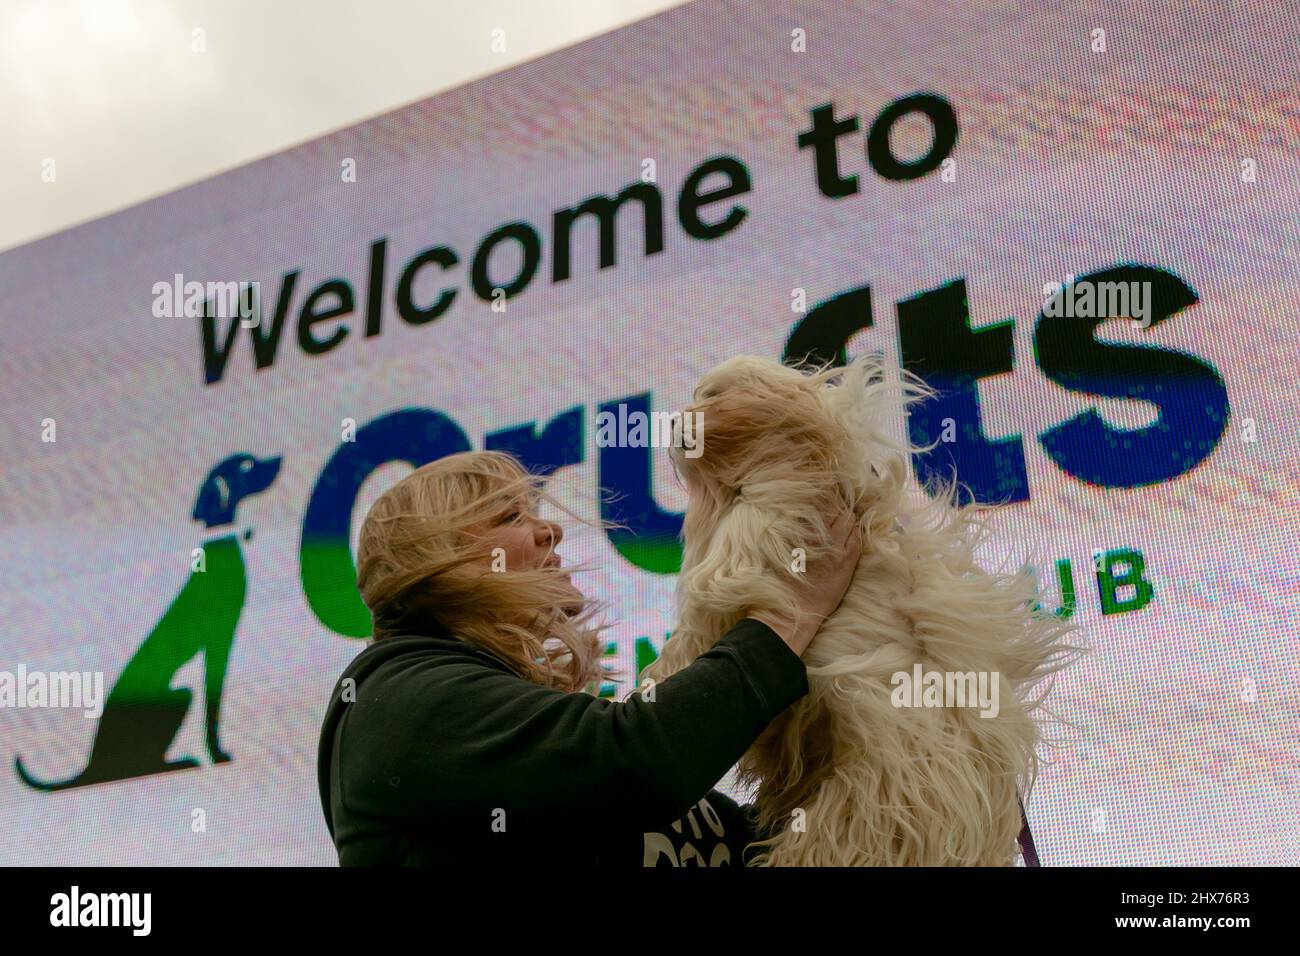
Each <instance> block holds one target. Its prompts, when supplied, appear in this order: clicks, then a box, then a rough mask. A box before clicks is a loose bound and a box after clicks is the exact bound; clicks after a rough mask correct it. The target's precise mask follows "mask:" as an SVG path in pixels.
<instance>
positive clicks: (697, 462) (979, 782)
mask: <svg viewBox="0 0 1300 956" xmlns="http://www.w3.org/2000/svg"><path fill="white" fill-rule="evenodd" d="M837 380H838V382H837ZM895 393H896V397H894V396H895ZM932 394H933V392H932V391H931V390H930V389H929V388H928V387H927V386H926V385H925V384H924V382H921V380H920V379H917V378H916V377H915V376H912V375H909V374H908V373H905V372H904V373H902V374H901V378H900V381H899V382H898V383H897V384H890V383H888V382H886V381H885V375H884V368H883V365H882V364H881V362H880V360H879V358H877V357H872V356H865V357H862V358H860V359H858V360H856V361H854V362H853V363H851V364H850V365H849V366H848V367H847V368H838V369H835V368H831V369H826V368H823V369H820V370H798V369H794V368H790V367H787V366H784V365H781V364H779V363H777V362H774V361H771V360H767V359H760V358H753V357H748V356H742V357H739V358H733V359H730V360H728V361H726V362H724V363H722V364H721V365H719V366H718V367H717V368H715V369H714V370H713V371H711V372H709V373H708V374H707V375H706V376H705V377H704V378H703V380H702V381H701V382H700V384H699V386H698V387H697V389H696V390H695V395H694V399H693V402H692V404H691V405H690V406H689V407H688V408H687V409H685V410H684V411H688V412H691V413H693V414H698V415H700V416H702V417H701V418H699V419H695V420H696V421H700V422H702V423H703V426H704V427H703V442H702V448H701V449H700V453H698V457H691V456H689V455H687V454H686V453H685V450H684V449H683V448H681V447H675V448H674V449H673V451H672V459H673V463H674V466H675V467H676V469H677V471H678V473H679V474H680V475H681V476H682V477H683V478H684V480H685V482H686V485H687V488H688V489H689V490H690V505H689V507H688V508H687V512H686V517H685V523H684V527H683V532H682V533H683V539H684V553H683V559H682V569H681V575H680V578H679V581H678V593H677V602H678V616H677V620H678V626H677V629H676V630H675V631H674V633H673V635H672V637H671V639H670V640H669V641H667V643H666V644H665V646H664V653H663V655H662V656H661V657H660V658H659V659H658V660H657V661H656V662H654V663H653V664H652V665H651V666H650V667H649V668H648V669H647V671H646V674H647V675H648V676H650V677H652V678H654V679H655V680H662V679H664V678H666V677H668V676H669V675H671V674H672V673H674V672H676V671H678V670H680V669H681V668H683V667H685V666H686V665H687V664H689V663H690V662H691V661H692V660H694V659H695V658H696V657H698V656H699V655H700V654H702V653H703V652H704V651H706V650H708V649H709V648H710V647H711V646H713V644H714V643H716V642H717V640H718V639H719V638H720V637H721V636H722V635H723V634H724V633H725V632H726V631H727V630H728V629H729V628H730V627H731V626H732V625H733V624H735V623H736V621H738V620H739V619H740V618H742V617H743V616H744V615H745V612H746V610H747V609H749V608H754V607H776V606H783V607H787V608H790V607H792V594H793V588H795V587H797V586H798V585H796V584H795V583H794V582H795V581H796V580H798V571H799V570H800V568H801V567H806V566H807V565H810V564H813V563H815V562H816V561H818V560H819V559H820V558H821V557H822V556H823V555H825V554H826V552H827V549H828V547H830V546H832V545H830V544H829V539H828V534H827V523H828V521H829V520H830V519H831V518H832V517H833V513H834V511H835V509H836V507H837V505H838V504H839V503H841V502H847V503H848V504H850V505H851V506H852V508H853V511H854V513H855V515H857V516H858V518H859V520H860V523H861V527H862V529H863V533H864V539H863V540H864V544H863V551H862V557H861V560H860V561H859V563H858V566H857V570H856V571H855V573H854V578H853V582H852V584H851V585H850V587H849V590H848V593H847V595H846V596H845V598H844V601H843V603H842V604H841V605H840V608H839V610H838V611H836V612H835V613H834V614H833V615H832V616H831V617H830V618H828V619H827V621H826V623H825V624H824V626H823V627H822V629H821V631H820V632H819V633H818V635H817V637H816V638H815V639H814V641H813V642H812V645H811V646H810V647H809V648H808V650H807V651H806V652H805V654H804V656H803V660H804V662H805V664H806V665H807V667H808V683H809V693H808V695H807V696H806V697H804V698H803V699H801V700H800V701H798V702H797V703H795V704H794V705H793V706H792V707H790V708H789V709H788V710H786V711H785V712H784V713H783V714H782V715H781V716H780V717H778V718H777V719H776V720H775V721H774V722H773V723H772V724H771V725H770V726H769V727H768V728H767V729H766V730H765V731H764V732H763V734H762V735H761V736H760V737H759V739H758V740H757V741H756V742H755V744H754V745H753V747H751V748H750V750H749V751H748V752H747V753H746V754H745V756H744V758H743V759H742V761H741V764H740V772H741V777H740V779H741V781H742V782H743V783H745V784H747V785H750V786H754V785H756V786H757V788H758V790H757V808H758V824H759V829H760V832H761V833H764V834H767V835H768V838H767V839H766V840H763V841H761V842H760V844H759V847H760V849H761V852H760V853H759V855H758V856H757V858H756V860H755V863H756V864H758V865H769V866H899V865H921V866H926V865H930V866H934V865H938V866H960V865H970V866H1001V865H1013V864H1014V862H1015V860H1016V857H1017V846H1016V838H1017V835H1018V833H1019V832H1020V829H1021V822H1022V821H1021V811H1020V806H1019V803H1018V796H1019V794H1020V793H1021V792H1023V791H1024V790H1026V789H1027V788H1028V787H1029V786H1030V785H1031V783H1032V780H1033V778H1034V776H1035V774H1036V773H1037V769H1038V760H1039V755H1038V747H1039V745H1040V743H1042V735H1041V728H1040V727H1039V726H1038V723H1037V722H1036V720H1035V717H1036V716H1038V715H1041V714H1043V713H1046V711H1045V709H1044V708H1043V706H1042V705H1043V700H1042V698H1043V696H1044V695H1045V692H1046V691H1045V690H1043V693H1040V694H1038V696H1037V697H1036V698H1034V697H1033V694H1031V691H1035V692H1036V691H1037V690H1038V689H1039V682H1040V681H1041V680H1042V679H1043V678H1045V677H1047V676H1048V675H1050V674H1052V673H1054V672H1055V671H1058V670H1060V668H1061V667H1063V666H1065V665H1066V664H1067V663H1068V662H1069V661H1070V660H1071V659H1072V658H1073V655H1074V652H1076V651H1077V650H1079V648H1077V647H1074V646H1072V645H1070V644H1068V643H1067V642H1066V640H1065V639H1066V637H1067V636H1069V633H1070V632H1071V631H1073V630H1076V627H1075V626H1074V625H1070V624H1067V623H1065V622H1064V621H1063V620H1061V619H1060V618H1059V617H1057V616H1056V615H1055V614H1054V613H1051V612H1049V611H1047V610H1045V609H1043V608H1042V607H1040V605H1039V603H1038V602H1039V597H1040V594H1041V592H1040V590H1039V585H1038V583H1037V581H1036V580H1035V578H1034V577H1033V576H1032V575H1031V574H1028V573H1025V572H1024V568H1025V565H1022V566H1021V568H1020V569H1018V570H1017V572H1016V573H1012V574H1000V573H990V572H987V571H985V570H983V569H982V568H981V567H980V566H979V565H977V564H976V562H975V558H974V554H975V550H976V548H977V546H978V545H979V544H981V543H982V541H983V539H984V535H985V533H987V531H988V528H987V526H986V519H981V518H979V517H977V515H978V514H979V513H980V511H981V509H980V508H979V506H975V505H969V504H968V505H965V506H962V505H959V504H957V501H958V499H957V498H956V493H955V486H954V485H953V484H951V483H948V484H945V485H943V486H940V487H939V488H938V493H937V495H936V497H934V498H931V497H929V496H928V495H927V494H926V493H925V492H924V491H922V490H921V489H920V488H919V487H917V486H916V483H915V482H914V481H913V482H911V485H910V486H909V480H908V477H909V475H910V473H911V469H910V466H909V461H908V456H909V455H910V454H911V453H912V452H914V451H920V450H924V449H921V448H914V447H913V446H911V445H910V444H908V443H906V442H902V443H899V442H896V441H894V440H891V439H890V437H889V436H888V434H887V431H886V423H887V422H889V421H891V420H892V421H894V422H899V421H902V420H903V416H904V415H905V413H906V409H907V407H908V405H910V404H911V403H912V402H915V401H919V400H921V399H922V398H924V397H926V396H929V395H932ZM688 434H689V433H688ZM679 443H680V437H679ZM930 447H934V446H930ZM692 454H696V452H695V450H694V449H692ZM932 490H933V489H932ZM916 665H919V666H920V672H921V673H923V674H924V675H930V674H932V673H937V674H938V678H937V679H939V680H943V681H944V683H945V684H949V682H950V681H954V680H955V681H956V683H962V682H963V681H965V680H967V679H968V678H967V675H969V680H971V681H974V680H975V675H978V674H983V675H984V679H986V680H989V681H991V683H990V684H988V685H987V686H988V688H989V689H990V690H993V689H995V690H996V694H997V696H996V697H995V698H993V699H994V700H996V702H997V706H996V714H995V715H993V714H991V713H990V710H991V708H989V707H987V706H984V707H983V708H982V707H981V705H980V704H978V703H976V702H975V701H974V700H973V699H970V698H967V699H966V700H965V701H964V704H965V706H961V705H959V704H958V703H956V702H954V700H953V699H952V697H951V695H950V697H949V698H948V699H946V700H945V699H940V698H938V697H937V695H935V694H932V693H928V692H927V694H926V698H925V699H927V700H928V701H930V703H931V704H933V706H915V703H916V702H917V698H914V697H913V696H912V694H911V692H910V691H900V688H902V687H904V686H905V685H904V683H903V682H902V678H900V677H898V676H896V675H902V674H905V675H907V679H908V680H910V679H911V678H912V677H913V676H915V675H916V673H917V670H916ZM953 675H959V677H960V679H957V678H954V676H953ZM931 680H933V678H931ZM956 683H952V684H951V687H952V688H953V689H955V687H956ZM930 686H931V690H933V689H934V688H933V685H932V684H931V685H930ZM965 686H966V687H967V688H968V689H970V688H971V687H972V684H970V683H967V684H966V685H965ZM1047 686H1048V687H1050V681H1048V682H1047ZM918 697H919V692H918ZM986 703H987V698H986ZM982 714H983V716H982Z"/></svg>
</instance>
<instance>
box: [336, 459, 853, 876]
mask: <svg viewBox="0 0 1300 956" xmlns="http://www.w3.org/2000/svg"><path fill="white" fill-rule="evenodd" d="M543 499H544V500H546V501H548V502H550V503H551V504H553V505H555V506H557V507H558V508H560V509H561V510H562V511H564V512H565V513H568V514H570V515H572V513H571V512H568V511H567V509H565V508H564V507H563V506H562V505H560V503H559V502H557V501H556V500H555V499H554V498H553V497H551V496H550V495H549V494H547V493H546V492H545V491H544V490H543V489H542V481H541V479H540V478H538V477H537V476H535V475H530V474H528V473H527V472H526V471H525V470H524V469H523V468H522V467H521V466H520V464H519V463H518V462H517V461H516V460H515V459H514V458H512V457H511V456H509V455H506V454H503V453H500V452H465V453H462V454H457V455H450V456H448V457H445V458H441V459H439V460H437V461H434V462H431V463H429V464H427V465H425V466H424V467H422V468H419V469H417V470H416V471H414V472H413V473H412V474H410V475H408V476H407V477H406V478H404V479H403V480H402V481H400V482H398V483H397V484H396V485H394V486H393V487H392V488H390V489H389V490H388V491H386V492H385V493H384V494H383V495H381V496H380V497H379V499H378V500H377V501H376V502H375V504H374V506H373V507H372V508H371V509H370V511H369V513H368V514H367V515H366V519H365V522H364V524H363V525H362V529H361V536H360V542H359V545H358V549H357V587H358V589H359V590H360V592H361V596H362V598H363V600H364V601H365V603H366V606H367V607H368V608H369V609H370V611H371V615H372V617H373V621H374V630H373V643H371V644H370V646H368V647H367V648H366V649H365V650H363V651H362V652H361V653H360V654H359V655H358V656H357V657H356V659H355V660H353V662H352V663H351V664H350V665H349V666H348V667H347V669H346V670H345V671H344V673H343V675H342V676H341V677H340V679H339V681H338V683H337V685H336V686H335V688H334V693H333V695H332V696H331V699H330V703H329V708H328V712H327V714H326V717H325V722H324V727H323V728H322V732H321V740H320V748H319V754H318V778H319V784H320V795H321V802H322V804H323V807H324V811H325V819H326V824H327V826H328V827H329V831H330V835H331V836H332V838H333V840H334V845H335V847H336V848H337V850H338V854H339V863H340V864H341V865H344V866H351V865H430V864H432V865H457V864H465V863H491V864H500V863H516V864H528V863H535V864H543V863H553V862H557V861H570V862H575V863H583V864H595V865H602V866H642V865H649V866H654V865H673V864H676V865H705V866H718V865H741V864H742V863H743V862H744V859H745V855H744V852H745V846H746V844H748V843H749V842H750V841H751V840H753V839H755V835H754V833H753V830H752V817H751V814H750V813H749V812H748V811H747V808H741V807H738V806H737V805H736V804H735V802H734V801H732V800H730V799H729V798H728V797H726V796H725V795H723V794H721V793H719V792H717V791H715V790H712V789H711V788H712V787H713V786H714V784H715V783H716V782H717V781H718V780H719V779H720V778H721V777H722V776H723V775H724V774H725V773H726V772H727V770H728V769H730V768H731V766H732V765H733V764H735V762H736V761H737V760H738V759H739V758H740V756H741V754H743V753H744V752H745V751H746V750H747V749H748V748H749V746H750V745H751V744H752V743H753V742H754V741H755V739H756V738H757V737H758V736H759V734H760V733H761V732H762V731H763V729H764V728H765V727H766V726H767V725H768V723H769V722H771V721H772V720H773V719H774V718H775V717H776V716H777V715H778V714H780V713H781V712H782V711H783V710H784V709H785V708H787V707H788V706H789V705H790V704H792V703H793V702H794V701H796V700H797V699H799V698H800V697H801V696H803V695H804V694H806V693H807V691H808V682H807V674H806V671H805V668H804V665H803V662H802V661H801V660H800V655H801V654H802V653H803V652H804V650H805V649H806V648H807V647H808V645H809V643H811V641H812V639H813V636H814V635H815V634H816V632H817V630H818V628H819V627H820V626H821V623H822V621H823V620H825V618H827V617H828V616H829V615H830V614H831V613H832V612H833V611H834V610H835V609H836V608H837V607H838V606H839V603H840V599H841V597H842V596H843V594H844V592H845V590H846V589H847V587H848V584H849V581H850V578H851V577H852V574H853V568H854V567H855V566H856V564H857V560H858V556H859V554H860V552H861V548H862V541H861V535H860V533H859V532H858V531H857V529H856V525H855V523H854V522H853V521H852V520H851V516H850V515H849V514H848V512H847V510H846V511H845V513H844V514H843V515H842V516H841V517H840V518H839V520H837V521H836V522H835V525H834V527H833V533H834V534H835V535H837V539H838V540H842V541H843V542H844V546H843V548H842V549H841V552H840V557H839V559H838V560H837V561H836V562H835V563H833V564H827V565H825V566H823V567H812V566H809V568H808V570H807V572H806V573H805V574H804V575H802V576H800V577H801V580H797V581H796V580H795V577H796V576H794V575H792V576H791V577H792V581H791V591H790V593H791V594H792V595H793V596H794V597H795V599H796V601H797V611H796V613H795V614H794V615H793V616H785V615H783V614H782V613H781V612H779V611H777V610H774V609H767V608H753V609H748V610H747V612H746V613H747V615H748V616H747V617H746V618H745V619H744V620H741V621H740V622H739V623H738V624H737V625H736V626H735V627H733V628H732V629H731V630H730V631H729V632H728V633H727V635H726V636H725V637H724V638H723V639H722V640H721V641H720V642H719V643H718V645H717V646H716V647H715V648H713V649H712V650H711V651H709V652H708V653H706V654H703V655H702V656H700V657H699V658H698V659H697V660H696V661H695V662H694V663H692V664H691V665H690V666H689V667H686V668H685V669H683V670H682V671H680V672H679V673H677V674H674V675H673V676H672V677H670V678H668V679H667V680H665V681H663V682H662V683H660V684H658V685H657V686H655V687H654V688H653V694H651V693H650V692H649V690H648V689H642V688H638V689H637V690H636V691H635V692H633V693H632V694H631V695H630V696H629V697H628V699H626V700H624V701H613V700H609V699H602V698H600V697H597V696H594V695H593V694H592V693H591V692H590V691H589V690H587V688H588V687H589V685H590V686H595V687H598V686H599V681H600V679H601V677H602V676H603V675H602V673H601V670H600V667H599V658H600V652H601V649H602V641H601V640H600V631H601V630H602V629H603V626H602V625H598V624H594V623H593V621H592V618H593V615H594V614H595V613H596V612H597V611H598V610H599V607H598V606H597V604H596V603H595V602H593V601H591V600H589V599H587V598H586V597H584V596H583V595H582V593H581V592H580V591H579V590H578V589H577V588H576V587H575V586H574V585H573V583H572V582H571V580H570V576H569V571H567V570H565V569H564V568H563V567H562V565H561V559H560V555H559V554H558V553H557V551H556V548H557V546H558V545H559V544H560V542H561V541H562V540H563V532H562V530H561V528H560V526H559V525H558V524H555V523H553V522H549V521H545V520H543V519H542V518H541V517H540V516H539V515H538V511H537V508H538V505H539V503H540V501H541V500H543ZM574 517H576V516H574ZM579 520H580V519H579ZM593 682H594V684H593Z"/></svg>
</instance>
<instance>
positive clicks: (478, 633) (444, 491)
mask: <svg viewBox="0 0 1300 956" xmlns="http://www.w3.org/2000/svg"><path fill="white" fill-rule="evenodd" d="M544 481H545V478H544V477H543V476H540V475H535V474H530V473H529V472H528V471H527V470H525V469H524V467H523V466H522V465H521V464H520V463H519V461H518V460H517V459H515V458H514V457H513V456H511V455H509V454H506V453H504V452H497V451H469V452H461V453H459V454H455V455H448V456H446V457H444V458H439V459H437V460H436V461H432V462H429V463H428V464H427V465H424V466H422V467H420V468H417V469H416V470H415V471H414V472H412V473H411V474H409V475H407V476H406V477H405V478H403V479H402V480H401V481H399V482H398V483H397V484H395V485H394V486H393V487H391V488H389V489H388V490H387V491H385V492H384V493H383V494H382V495H380V496H379V498H378V499H377V500H376V501H375V503H374V505H373V506H371V508H370V511H369V512H368V513H367V514H366V518H365V521H364V522H363V524H362V526H361V539H360V542H359V544H358V546H357V590H358V591H360V592H361V599H362V600H363V601H364V602H365V604H366V607H368V608H369V609H370V613H371V617H372V619H373V622H374V623H373V637H374V639H375V640H377V641H378V640H383V639H384V638H387V637H392V636H393V635H396V634H401V633H416V634H419V633H428V631H429V627H430V624H431V623H436V624H441V625H442V626H443V627H445V628H446V629H447V630H448V631H450V632H451V634H452V635H453V636H455V637H457V638H460V639H462V640H465V641H468V642H469V643H471V644H474V645H476V646H478V647H479V648H481V649H483V650H485V651H487V652H488V653H490V654H492V655H493V656H495V657H497V658H500V659H501V660H502V661H503V662H504V663H506V664H507V665H509V666H510V667H512V668H513V669H514V671H515V672H516V673H517V674H518V675H519V676H520V677H522V678H524V679H526V680H529V681H532V682H534V683H537V684H541V685H543V686H546V687H555V688H557V689H560V690H564V691H576V690H581V689H583V688H584V687H585V686H586V685H587V684H588V683H589V682H590V681H592V680H594V679H597V678H599V677H600V676H601V670H600V661H599V659H600V656H601V650H602V647H601V641H600V632H601V631H602V630H604V629H605V627H606V625H596V624H593V623H592V621H591V619H592V617H593V616H594V615H595V614H596V613H597V612H598V611H599V610H602V607H601V605H600V604H599V603H598V602H596V601H592V600H589V599H587V598H582V599H581V601H580V602H578V601H576V600H575V597H574V591H573V589H572V585H570V584H569V583H568V582H567V581H566V579H565V577H564V573H563V572H562V571H560V570H559V569H557V568H536V569H531V568H530V569H514V568H512V569H509V570H508V572H507V573H494V572H493V569H492V563H493V562H492V553H491V548H490V546H489V545H487V544H480V543H479V542H477V541H476V540H475V537H474V535H473V534H472V533H471V531H472V529H473V527H474V526H475V525H477V524H479V523H480V522H485V521H489V520H491V519H493V518H495V517H498V516H500V515H503V514H506V513H508V511H509V510H510V509H512V508H514V507H517V506H518V504H519V502H520V499H526V500H527V502H528V503H529V505H533V504H535V503H537V502H538V501H539V499H544V500H546V501H549V502H550V503H551V504H552V505H554V506H555V507H557V508H558V509H559V510H560V511H562V512H563V513H564V514H566V515H568V516H570V517H572V518H574V519H576V520H577V521H580V522H582V523H584V524H589V525H590V524H596V525H599V524H600V523H599V522H594V521H591V520H587V519H584V518H581V517H580V516H578V515H576V514H574V513H573V512H572V511H570V510H569V509H568V508H566V507H565V506H564V505H562V504H561V503H560V502H558V501H557V500H556V499H555V498H554V497H552V496H551V495H549V494H547V492H546V491H545V490H544V489H543V487H542V486H543V483H544ZM569 570H572V568H570V569H569Z"/></svg>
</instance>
